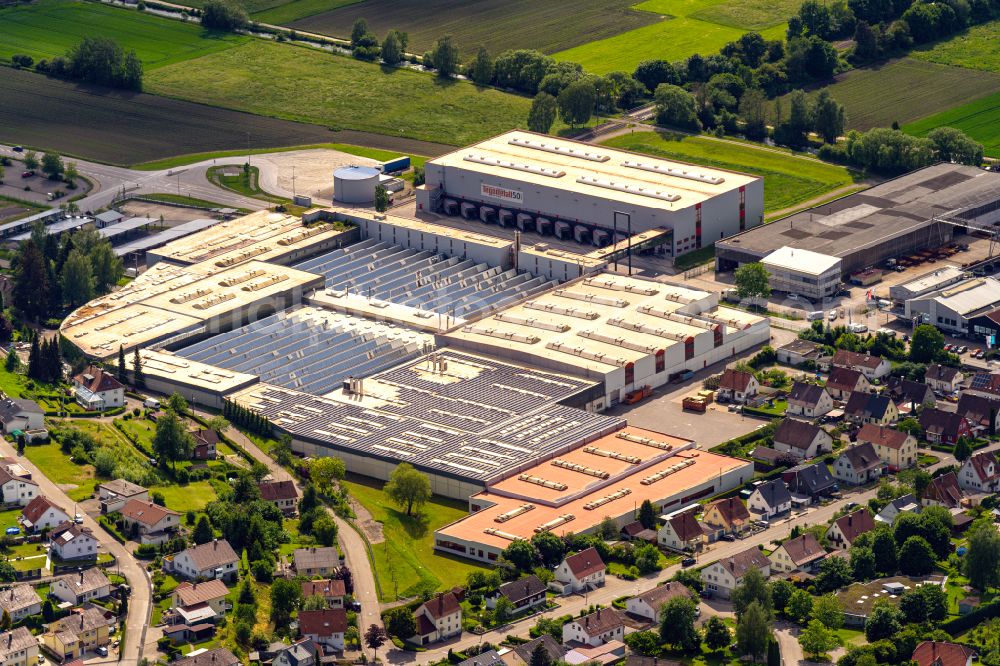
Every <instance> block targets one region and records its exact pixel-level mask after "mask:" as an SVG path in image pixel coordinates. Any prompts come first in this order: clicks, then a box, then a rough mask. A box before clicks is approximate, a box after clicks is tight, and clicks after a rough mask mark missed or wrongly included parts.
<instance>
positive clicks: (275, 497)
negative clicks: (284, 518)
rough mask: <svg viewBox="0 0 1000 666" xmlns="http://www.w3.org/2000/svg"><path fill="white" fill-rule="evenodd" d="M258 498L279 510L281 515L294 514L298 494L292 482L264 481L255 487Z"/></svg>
mask: <svg viewBox="0 0 1000 666" xmlns="http://www.w3.org/2000/svg"><path fill="white" fill-rule="evenodd" d="M257 487H258V488H259V489H260V497H261V499H263V500H266V501H268V502H271V503H272V504H274V505H275V506H276V507H278V508H279V509H281V511H282V513H295V510H296V508H298V503H299V493H298V491H297V490H296V489H295V483H294V482H293V481H264V482H261V483H260V484H258V486H257Z"/></svg>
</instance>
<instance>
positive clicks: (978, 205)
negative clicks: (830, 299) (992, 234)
mask: <svg viewBox="0 0 1000 666" xmlns="http://www.w3.org/2000/svg"><path fill="white" fill-rule="evenodd" d="M935 218H939V219H950V220H952V221H954V222H956V223H958V224H963V223H964V224H971V225H974V226H982V225H992V224H995V223H996V222H998V221H1000V174H996V173H991V172H989V171H984V170H982V169H979V168H976V167H971V166H963V165H960V164H945V163H942V164H935V165H933V166H929V167H926V168H924V169H919V170H917V171H913V172H911V173H908V174H906V175H904V176H900V177H898V178H894V179H892V180H889V181H886V182H884V183H881V184H879V185H876V186H874V187H871V188H869V189H867V190H864V191H862V192H858V193H856V194H850V195H848V196H845V197H842V198H840V199H837V200H836V201H832V202H830V203H828V204H823V205H822V206H817V207H815V208H811V209H809V210H806V211H802V212H800V213H796V214H794V215H790V216H788V217H785V218H782V219H780V220H777V221H775V222H772V223H771V224H767V225H765V226H761V227H757V228H755V229H750V230H749V231H746V232H744V233H741V234H738V235H736V236H733V237H732V238H726V239H725V240H722V241H717V242H716V244H715V267H716V270H717V271H724V272H728V271H732V270H734V269H736V268H737V267H738V266H740V265H742V264H746V263H752V262H757V261H761V260H762V259H763V258H764V257H766V256H767V255H769V254H770V253H772V252H774V251H775V250H779V249H781V248H783V247H789V248H792V249H795V250H810V251H812V252H816V253H819V254H823V255H826V256H828V257H833V258H837V259H840V261H841V265H840V270H841V272H842V274H843V275H844V276H847V275H850V274H852V273H855V272H857V271H860V270H863V269H865V268H868V267H870V266H875V265H877V264H880V263H882V262H884V261H885V260H886V259H890V258H896V257H901V256H904V255H907V254H912V253H914V252H918V251H920V250H922V249H925V248H935V249H937V248H940V247H942V246H944V245H947V244H948V243H949V242H951V240H952V236H953V234H954V233H955V226H954V225H953V224H948V223H946V222H940V221H936V220H935Z"/></svg>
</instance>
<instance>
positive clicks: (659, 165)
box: [417, 131, 764, 256]
mask: <svg viewBox="0 0 1000 666" xmlns="http://www.w3.org/2000/svg"><path fill="white" fill-rule="evenodd" d="M424 173H425V177H426V182H425V184H424V185H421V186H420V187H418V188H417V210H418V211H420V210H425V211H429V212H444V213H445V214H449V215H458V214H460V215H462V216H464V217H466V218H469V219H478V220H480V221H482V222H483V223H484V224H499V225H502V226H509V227H515V226H516V227H518V228H520V229H521V230H523V231H536V232H538V233H541V234H545V235H555V236H556V237H558V238H560V239H573V240H575V241H577V242H579V243H582V244H593V245H596V246H598V247H603V246H605V245H608V244H610V243H613V242H617V241H618V240H620V239H621V238H622V237H624V236H623V235H624V234H625V233H626V232H627V231H629V230H630V231H631V232H632V233H637V232H642V231H649V230H653V229H661V230H664V231H665V232H667V233H665V234H664V235H663V236H662V238H660V242H661V243H662V245H661V246H660V247H662V248H664V249H665V251H666V253H667V254H668V255H671V256H679V255H682V254H684V253H686V252H690V251H692V250H697V249H698V248H700V247H703V246H705V245H708V244H711V243H714V242H717V241H719V240H720V239H723V238H726V237H728V236H731V235H733V234H736V233H738V232H740V231H743V230H745V229H750V228H752V227H755V226H757V225H760V224H762V223H763V221H764V181H763V179H762V178H760V177H757V176H749V175H746V174H741V173H736V172H732V171H723V170H721V169H714V168H709V167H703V166H695V165H691V164H684V163H680V162H673V161H668V160H664V159H659V158H655V157H650V156H648V155H640V154H636V153H630V152H627V151H623V150H617V149H614V148H608V147H606V146H593V145H590V144H586V143H580V142H576V141H570V140H567V139H558V138H554V137H551V136H547V135H542V134H534V133H531V132H524V131H512V132H507V133H505V134H501V135H500V136H497V137H494V138H492V139H488V140H486V141H483V142H481V143H477V144H475V145H472V146H469V147H467V148H462V149H460V150H456V151H454V152H452V153H449V154H447V155H443V156H441V157H438V158H435V159H433V160H430V161H429V162H427V164H426V165H425V167H424ZM616 231H617V232H618V234H619V237H616V236H615V232H616Z"/></svg>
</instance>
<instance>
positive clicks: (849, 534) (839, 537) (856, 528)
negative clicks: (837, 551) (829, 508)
mask: <svg viewBox="0 0 1000 666" xmlns="http://www.w3.org/2000/svg"><path fill="white" fill-rule="evenodd" d="M873 529H875V519H874V518H872V515H871V514H870V513H868V509H865V508H863V507H862V508H860V509H857V510H856V511H853V512H852V513H849V514H847V515H844V516H841V517H840V518H838V519H837V520H835V521H833V524H832V525H830V527H829V529H827V531H826V538H827V539H828V540H829V541H830V543H832V544H834V545H836V546H837V547H838V548H849V547H850V545H851V544H852V543H854V540H855V539H857V538H858V536H860V535H862V534H864V533H865V532H871V531H872V530H873Z"/></svg>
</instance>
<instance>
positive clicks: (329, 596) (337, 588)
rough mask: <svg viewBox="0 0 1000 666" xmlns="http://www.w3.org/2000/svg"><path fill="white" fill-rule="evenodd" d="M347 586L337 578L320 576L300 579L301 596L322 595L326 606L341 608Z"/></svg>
mask: <svg viewBox="0 0 1000 666" xmlns="http://www.w3.org/2000/svg"><path fill="white" fill-rule="evenodd" d="M346 596H347V586H346V585H345V584H344V581H343V580H341V579H339V578H320V579H317V580H304V581H302V598H303V599H305V598H307V597H323V599H325V600H326V605H327V607H328V608H343V607H344V597H346Z"/></svg>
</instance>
